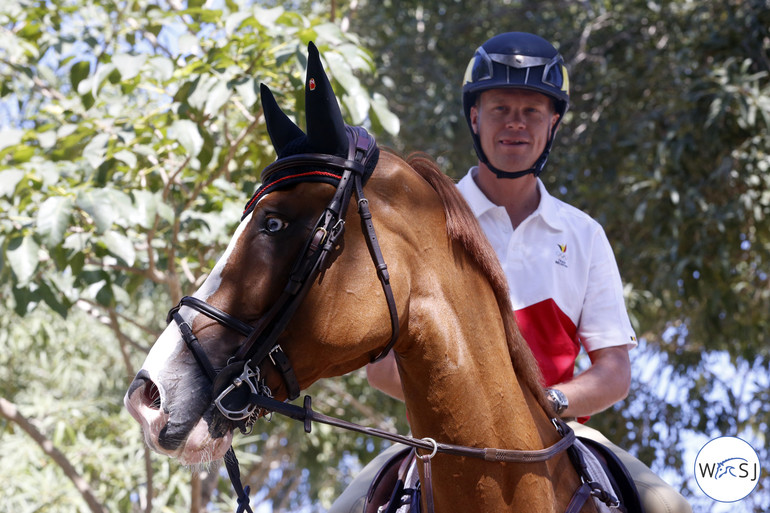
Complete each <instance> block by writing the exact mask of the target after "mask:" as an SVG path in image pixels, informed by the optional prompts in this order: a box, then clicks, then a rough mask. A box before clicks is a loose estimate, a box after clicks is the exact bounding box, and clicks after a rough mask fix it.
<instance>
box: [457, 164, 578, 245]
mask: <svg viewBox="0 0 770 513" xmlns="http://www.w3.org/2000/svg"><path fill="white" fill-rule="evenodd" d="M478 172H479V169H478V167H477V166H474V167H472V168H471V169H470V171H469V172H468V174H467V175H466V176H465V177H464V178H463V179H462V180H461V182H462V183H461V184H460V185H461V189H462V193H463V196H465V200H466V201H467V202H468V204H469V205H470V207H471V210H472V211H473V215H474V216H476V217H477V218H479V217H481V216H482V215H484V214H485V213H487V212H489V211H490V210H493V209H496V208H503V207H500V206H498V205H495V204H494V203H492V202H491V201H490V200H489V198H487V196H486V194H484V192H483V191H482V190H481V189H479V186H478V185H477V184H476V180H474V178H473V177H474V176H475V175H476V174H477V173H478ZM501 180H504V178H501ZM537 188H538V191H540V204H538V206H537V208H536V209H535V211H534V212H532V214H531V215H530V216H529V217H530V218H531V217H536V216H540V217H541V218H542V219H543V221H545V222H546V223H547V224H548V225H549V226H550V227H551V228H553V229H555V230H560V231H561V230H563V229H564V224H563V223H562V220H561V216H560V215H559V208H558V204H557V200H556V198H554V197H553V196H551V195H550V194H549V193H548V191H547V190H546V188H545V184H543V181H542V180H540V178H538V179H537Z"/></svg>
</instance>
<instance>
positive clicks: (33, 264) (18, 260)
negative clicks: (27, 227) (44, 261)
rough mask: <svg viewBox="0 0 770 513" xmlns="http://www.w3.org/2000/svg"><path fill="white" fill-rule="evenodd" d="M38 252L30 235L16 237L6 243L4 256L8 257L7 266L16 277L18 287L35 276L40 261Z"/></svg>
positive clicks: (38, 248) (35, 243)
mask: <svg viewBox="0 0 770 513" xmlns="http://www.w3.org/2000/svg"><path fill="white" fill-rule="evenodd" d="M39 250H40V246H38V244H37V242H35V240H34V239H33V238H32V236H31V235H27V236H23V237H16V238H15V239H12V240H11V241H10V242H9V243H8V248H7V249H6V251H5V254H6V256H7V257H8V264H9V265H10V266H11V270H12V271H13V274H14V275H15V276H16V281H17V282H18V283H19V284H20V285H26V284H27V283H28V282H29V280H30V279H31V278H32V276H34V275H35V271H36V270H37V266H38V263H39V261H40V257H39V256H38V252H39Z"/></svg>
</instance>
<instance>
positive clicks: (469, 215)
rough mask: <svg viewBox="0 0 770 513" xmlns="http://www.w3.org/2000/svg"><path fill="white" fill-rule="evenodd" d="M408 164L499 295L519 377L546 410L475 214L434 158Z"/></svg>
mask: <svg viewBox="0 0 770 513" xmlns="http://www.w3.org/2000/svg"><path fill="white" fill-rule="evenodd" d="M406 162H407V164H408V165H409V166H410V167H411V168H412V169H414V170H415V171H416V172H417V173H418V174H419V175H420V176H421V177H422V178H423V179H425V180H426V181H427V182H428V183H429V184H430V186H431V187H432V188H433V189H434V190H435V191H436V193H437V194H438V195H439V197H440V198H441V202H442V204H443V205H444V211H445V214H446V219H447V233H448V235H449V237H450V239H451V240H453V241H455V242H457V243H458V244H460V245H461V247H463V248H465V250H466V251H467V252H468V255H469V256H470V258H471V259H472V260H473V261H474V262H475V263H476V265H478V267H479V268H480V269H481V270H482V272H483V274H484V275H485V276H486V277H487V279H488V281H489V283H490V285H491V286H492V289H493V290H494V292H495V297H496V298H497V303H498V305H499V307H500V313H501V315H502V317H503V322H504V324H505V330H506V335H507V339H508V349H509V352H510V354H511V361H512V363H513V366H514V368H515V371H516V374H517V376H519V378H520V379H522V380H523V381H524V382H525V383H526V384H527V386H528V387H529V388H530V390H531V391H532V393H533V394H534V396H535V397H536V398H538V401H539V402H540V403H541V404H542V405H543V406H545V405H546V401H545V398H544V396H543V393H542V382H543V380H542V375H541V373H540V370H539V368H538V366H537V362H536V361H535V358H534V356H533V355H532V352H531V350H530V349H529V346H527V344H526V341H525V340H524V339H523V337H522V336H521V334H520V333H519V330H518V327H517V325H516V318H515V316H514V313H513V307H512V305H511V302H510V295H509V292H508V282H507V280H506V279H505V274H504V273H503V270H502V267H501V266H500V262H499V261H498V259H497V254H496V253H495V252H494V250H493V249H492V246H491V245H490V244H489V242H488V241H487V239H486V237H485V236H484V232H483V230H482V229H481V226H480V225H479V223H478V220H477V219H476V217H475V216H474V215H473V211H472V210H471V208H470V206H469V205H468V203H467V202H466V201H465V198H463V196H462V194H460V192H459V191H458V190H457V187H456V186H455V183H454V182H453V181H452V179H451V178H449V177H448V176H447V175H445V174H444V173H443V172H442V171H441V169H440V168H439V167H438V164H437V163H436V162H435V161H434V160H433V159H432V158H431V157H429V156H427V155H425V154H422V153H415V154H412V155H409V156H408V157H407V159H406Z"/></svg>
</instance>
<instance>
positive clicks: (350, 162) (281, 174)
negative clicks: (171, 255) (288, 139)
mask: <svg viewBox="0 0 770 513" xmlns="http://www.w3.org/2000/svg"><path fill="white" fill-rule="evenodd" d="M346 133H347V135H348V140H349V150H348V158H342V157H338V156H335V155H326V154H317V153H312V154H307V153H303V154H299V155H292V156H290V157H284V158H281V159H278V160H276V161H275V162H274V163H273V164H271V165H270V166H268V167H266V168H265V169H264V171H263V172H262V186H261V187H260V188H259V189H258V190H257V192H256V193H255V194H254V196H253V197H252V198H251V200H249V202H248V203H247V204H246V208H245V210H244V213H243V216H242V219H245V218H246V216H248V215H249V214H250V213H251V212H252V211H253V210H254V207H255V206H256V204H257V202H258V200H259V199H260V198H262V197H264V196H265V195H266V194H268V193H270V192H272V191H274V190H277V189H280V188H286V187H289V186H291V185H295V184H297V183H300V182H309V181H315V182H325V183H332V184H334V185H336V187H337V188H336V191H335V193H334V196H333V197H332V199H331V201H330V202H329V204H328V205H327V206H326V208H325V209H324V211H323V213H322V214H321V216H320V218H319V219H318V222H317V223H316V225H315V228H314V229H313V230H312V231H311V233H310V236H309V238H308V239H307V240H306V242H305V245H304V248H303V249H302V251H300V254H299V257H298V258H297V259H296V261H295V263H294V266H293V268H292V270H291V272H290V273H289V278H288V280H287V283H286V286H285V287H284V289H283V291H282V292H281V294H280V296H279V297H278V299H277V300H276V301H275V303H274V304H273V305H272V307H271V308H270V309H269V310H268V312H267V313H266V314H265V315H264V316H263V317H262V318H261V319H260V321H259V322H258V323H257V325H256V326H251V325H249V324H246V323H244V322H242V321H241V320H239V319H237V318H235V317H233V316H232V315H230V314H228V313H226V312H224V311H222V310H220V309H218V308H216V307H214V306H212V305H210V304H208V303H206V302H205V301H203V300H201V299H198V298H195V297H191V296H185V297H183V298H182V300H181V301H180V302H179V304H178V305H177V306H175V307H174V308H172V309H171V310H170V311H169V314H168V317H167V321H168V322H170V321H171V320H172V319H173V320H174V321H176V322H177V324H178V325H179V329H180V331H181V332H182V338H183V339H184V341H185V344H186V345H187V347H188V348H189V349H190V351H191V352H192V354H193V356H194V357H195V360H196V362H197V363H198V365H199V366H200V367H201V369H202V370H203V371H204V372H205V374H206V375H207V376H208V377H209V379H210V380H211V382H212V383H213V384H214V387H213V391H214V402H215V404H216V406H217V408H218V409H219V411H220V412H222V414H223V415H224V416H225V417H226V418H228V419H230V420H232V421H235V422H242V421H243V420H245V419H247V418H249V417H250V416H252V414H253V413H254V412H255V407H249V405H247V404H244V403H245V401H244V396H243V394H238V393H236V389H238V388H239V387H240V385H241V383H243V382H245V383H247V384H248V385H249V387H250V388H252V389H253V390H251V392H252V393H257V392H265V388H266V387H265V385H264V383H261V379H260V376H259V366H260V365H261V364H262V363H263V362H264V361H265V360H266V359H268V358H269V360H270V361H271V362H272V363H273V365H274V366H275V367H276V368H277V369H278V371H279V372H280V374H281V376H282V377H283V381H284V383H285V385H286V389H287V394H288V399H289V400H293V399H296V398H297V397H298V396H299V393H300V387H299V383H298V382H297V377H296V375H295V373H294V369H293V367H292V365H291V362H290V360H289V358H288V357H287V356H286V353H285V352H284V350H283V348H282V347H281V346H280V344H278V343H277V340H278V338H279V336H280V335H281V333H282V332H283V331H284V329H285V328H286V326H287V325H288V323H289V322H290V321H291V318H292V317H293V315H294V313H295V312H296V310H297V308H298V307H299V306H300V304H301V303H302V300H303V299H304V297H305V296H306V295H307V293H308V291H309V289H310V287H311V286H312V284H313V282H314V281H315V279H316V278H317V277H318V275H319V274H320V273H321V271H322V270H323V269H324V268H325V265H326V261H327V258H328V256H329V254H330V253H331V252H332V251H333V250H334V248H335V247H336V245H337V242H338V240H339V238H340V236H342V234H343V232H344V229H345V215H346V213H347V208H348V204H349V203H350V198H351V196H352V195H353V193H355V195H356V199H357V202H358V210H359V215H360V217H361V226H362V230H363V232H364V235H365V238H366V241H367V244H368V246H369V252H370V254H371V257H372V260H373V262H374V265H375V268H376V270H377V275H378V277H379V280H380V283H381V285H382V288H383V291H384V293H385V299H386V301H387V304H388V310H389V312H390V321H391V338H390V340H389V341H388V343H387V344H386V345H385V347H384V348H383V349H382V351H380V352H379V353H378V354H377V355H375V356H373V357H372V358H371V361H372V362H374V361H377V360H380V359H382V358H384V357H385V355H387V354H388V352H389V351H390V349H391V348H392V347H393V344H395V342H396V339H397V338H398V333H399V326H398V312H397V309H396V302H395V299H394V297H393V291H392V288H391V286H390V276H389V274H388V267H387V265H386V264H385V261H384V259H383V257H382V252H381V251H380V247H379V243H378V241H377V236H376V234H375V232H374V225H373V223H372V215H371V213H370V212H369V205H368V201H367V199H366V198H365V197H364V193H363V186H364V183H365V182H366V180H367V179H368V178H369V176H370V175H371V172H372V170H373V168H374V165H375V164H376V162H377V158H378V156H379V152H378V149H377V145H376V143H375V141H374V138H373V137H371V136H370V135H369V134H368V133H367V132H366V130H364V129H363V128H361V127H347V131H346ZM298 168H299V169H307V168H310V169H312V170H310V171H299V172H298V171H297V169H298ZM183 306H187V307H190V308H192V309H194V310H197V311H198V312H200V313H202V314H204V315H206V316H207V317H209V318H211V319H212V320H214V321H216V322H218V323H219V324H221V325H222V326H225V327H227V328H230V329H232V330H234V331H236V332H238V333H239V334H241V335H243V336H245V337H246V339H245V340H244V341H243V343H242V344H241V345H240V347H239V348H238V350H237V352H236V353H235V354H234V355H233V356H232V357H231V358H230V360H229V361H228V365H227V366H226V367H224V368H223V369H221V370H220V371H217V370H215V369H214V366H213V365H212V364H211V362H210V360H209V358H208V356H207V355H206V353H205V351H204V350H203V348H202V347H201V345H200V343H199V342H198V340H197V338H196V337H195V335H194V334H193V332H192V329H191V327H190V325H189V323H187V322H186V321H185V320H184V318H183V317H182V316H181V314H180V313H179V310H180V309H181V308H182V307H183ZM257 384H259V385H257ZM260 388H261V389H260Z"/></svg>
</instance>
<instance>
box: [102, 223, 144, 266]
mask: <svg viewBox="0 0 770 513" xmlns="http://www.w3.org/2000/svg"><path fill="white" fill-rule="evenodd" d="M102 242H104V245H105V246H106V247H107V250H108V251H109V252H110V253H112V254H113V255H114V256H116V257H118V258H119V259H121V260H123V262H125V264H126V265H128V266H129V267H131V266H132V265H134V262H135V261H136V250H134V245H133V244H132V242H131V240H129V238H128V237H126V236H125V235H123V234H121V233H118V232H116V231H115V230H110V231H108V232H107V233H105V234H104V236H103V237H102Z"/></svg>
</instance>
